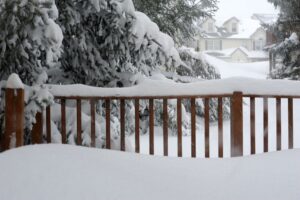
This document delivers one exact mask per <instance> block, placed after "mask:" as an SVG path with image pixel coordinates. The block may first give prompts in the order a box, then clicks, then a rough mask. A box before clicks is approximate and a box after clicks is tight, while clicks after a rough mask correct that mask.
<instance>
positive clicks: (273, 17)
mask: <svg viewBox="0 0 300 200" xmlns="http://www.w3.org/2000/svg"><path fill="white" fill-rule="evenodd" d="M252 18H253V19H256V20H259V21H260V23H261V24H265V25H272V24H274V23H275V22H276V21H277V19H278V15H277V14H261V13H255V14H253V16H252Z"/></svg>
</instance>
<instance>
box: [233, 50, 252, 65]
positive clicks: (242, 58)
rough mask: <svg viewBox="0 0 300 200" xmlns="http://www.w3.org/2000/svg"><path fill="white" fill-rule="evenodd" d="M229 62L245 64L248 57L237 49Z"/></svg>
mask: <svg viewBox="0 0 300 200" xmlns="http://www.w3.org/2000/svg"><path fill="white" fill-rule="evenodd" d="M229 62H235V63H245V62H249V60H248V56H247V55H246V54H245V53H244V52H243V51H241V50H240V49H237V50H236V51H235V52H234V53H233V54H232V55H231V58H230V61H229Z"/></svg>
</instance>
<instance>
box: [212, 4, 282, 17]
mask: <svg viewBox="0 0 300 200" xmlns="http://www.w3.org/2000/svg"><path fill="white" fill-rule="evenodd" d="M253 13H266V14H272V13H278V11H277V10H275V8H274V6H273V4H270V3H269V2H268V0H219V10H218V11H217V12H216V16H215V18H216V19H217V21H219V22H220V21H221V22H224V21H226V20H227V19H229V18H230V17H233V16H236V17H238V18H248V17H251V16H252V14H253Z"/></svg>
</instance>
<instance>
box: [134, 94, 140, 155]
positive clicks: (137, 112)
mask: <svg viewBox="0 0 300 200" xmlns="http://www.w3.org/2000/svg"><path fill="white" fill-rule="evenodd" d="M134 107H135V152H136V153H140V100H139V99H136V100H135V105H134Z"/></svg>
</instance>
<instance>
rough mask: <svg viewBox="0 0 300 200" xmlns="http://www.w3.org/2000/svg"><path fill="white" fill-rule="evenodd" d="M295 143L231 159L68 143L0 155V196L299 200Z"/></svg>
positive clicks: (299, 153)
mask: <svg viewBox="0 0 300 200" xmlns="http://www.w3.org/2000/svg"><path fill="white" fill-rule="evenodd" d="M299 156H300V150H291V151H285V152H277V153H269V154H264V155H257V156H253V157H244V158H234V159H223V160H221V159H174V158H164V157H150V156H145V155H137V154H128V153H122V152H114V151H106V150H99V149H92V148H84V147H75V146H68V145H65V146H64V145H36V146H27V147H23V148H18V149H15V150H10V151H7V152H5V153H2V154H0V166H1V170H0V186H1V187H0V194H1V199H5V200H12V199H22V200H39V199H43V200H48V199H49V200H53V199H64V200H77V199H78V200H82V199H89V200H94V199H97V200H101V199H103V200H112V199H122V200H127V199H128V200H135V199H136V200H140V199H145V200H148V199H149V200H153V199H173V200H177V199H178V200H179V199H180V200H182V199H185V200H189V199H191V200H195V199H205V200H223V199H230V200H241V199H243V200H253V199H272V200H286V199H289V200H298V199H299V197H300V189H299V187H300V186H299V185H300V173H299V169H300V160H299Z"/></svg>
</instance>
